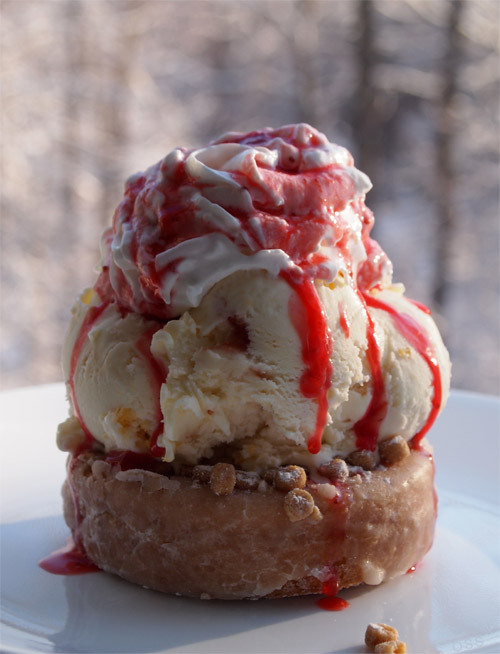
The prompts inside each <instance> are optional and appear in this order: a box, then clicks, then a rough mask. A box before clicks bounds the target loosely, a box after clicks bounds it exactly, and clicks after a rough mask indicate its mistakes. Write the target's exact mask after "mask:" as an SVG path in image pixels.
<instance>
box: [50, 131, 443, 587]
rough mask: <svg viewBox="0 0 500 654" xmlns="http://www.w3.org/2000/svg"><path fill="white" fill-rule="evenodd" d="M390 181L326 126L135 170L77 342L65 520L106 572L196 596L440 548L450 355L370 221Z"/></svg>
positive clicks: (78, 320) (180, 152)
mask: <svg viewBox="0 0 500 654" xmlns="http://www.w3.org/2000/svg"><path fill="white" fill-rule="evenodd" d="M370 187H371V184H370V181H369V179H368V178H367V176H366V175H364V174H363V173H361V172H360V171H358V170H357V169H356V168H355V167H354V163H353V159H352V157H351V155H350V154H349V153H348V151H347V150H345V149H344V148H343V147H340V146H337V145H333V144H331V143H330V142H329V141H328V140H327V138H326V137H325V136H324V135H323V134H321V133H319V132H318V131H316V130H315V129H313V128H312V127H310V126H308V125H305V124H299V125H289V126H285V127H281V128H279V129H263V130H259V131H255V132H251V133H246V134H242V133H230V134H226V135H224V136H222V137H221V138H219V139H218V140H215V141H213V142H212V143H210V144H209V145H208V146H206V147H203V148H200V149H195V150H187V149H184V148H177V149H175V150H173V151H172V152H170V153H169V154H168V155H167V156H166V157H165V158H164V159H163V160H162V161H160V162H158V163H157V164H155V165H153V166H152V167H151V168H149V169H148V170H146V171H145V172H144V173H139V174H137V175H134V176H133V177H131V178H129V179H128V180H127V183H126V187H125V194H124V198H123V200H122V201H121V203H120V204H119V206H118V208H117V209H116V211H115V214H114V217H113V224H112V227H111V228H110V229H108V230H107V231H106V232H105V233H104V235H103V238H102V262H101V267H100V273H99V276H98V278H97V280H96V282H95V284H94V286H93V287H92V288H90V289H87V290H85V291H84V292H83V293H82V294H81V295H80V297H79V298H78V300H77V302H76V304H75V306H74V308H73V313H72V320H71V325H70V328H69V331H68V335H67V338H66V342H65V344H64V351H63V368H64V373H65V378H66V380H67V388H68V396H69V400H70V417H69V418H68V420H67V421H66V422H64V423H63V424H62V425H61V426H60V427H59V432H58V445H59V447H60V448H61V449H63V450H65V451H68V452H69V453H70V455H69V461H68V478H67V482H66V484H65V487H64V489H63V496H64V506H65V518H66V521H67V523H68V525H69V526H70V528H71V530H72V533H73V537H74V540H75V543H76V547H78V548H80V550H81V551H84V552H85V553H86V556H87V557H88V558H89V559H90V561H92V562H93V563H94V564H95V565H97V566H98V567H99V568H101V569H103V570H107V571H110V572H113V573H115V574H118V575H121V576H122V577H124V578H126V579H129V580H130V581H133V582H135V583H138V584H141V585H144V586H147V587H150V588H155V589H158V590H162V591H165V592H169V593H177V594H184V595H189V596H195V597H207V598H209V597H210V598H212V597H213V598H227V599H231V598H256V597H276V596H287V595H299V594H307V593H322V592H323V593H326V594H335V593H336V591H337V590H338V589H339V588H344V587H348V586H352V585H355V584H359V583H368V584H377V583H380V582H381V581H383V580H384V579H387V578H389V577H393V576H395V575H398V574H401V573H404V572H405V571H406V570H407V569H408V568H410V567H411V565H413V564H414V563H416V562H417V561H418V560H420V559H421V558H422V557H423V556H424V554H425V553H426V551H427V550H428V549H429V547H430V545H431V543H432V538H433V531H434V522H435V514H436V506H435V496H434V490H433V462H432V456H431V450H430V446H429V445H428V444H427V442H426V440H425V436H426V434H427V432H428V430H429V429H430V427H431V425H432V423H433V422H434V420H435V418H436V416H437V414H438V413H439V411H440V410H441V409H442V407H443V406H444V403H445V401H446V397H447V394H448V390H449V380H450V363H449V358H448V353H447V351H446V349H445V347H444V345H443V343H442V340H441V337H440V335H439V332H438V330H437V328H436V326H435V324H434V322H433V320H432V318H431V317H430V315H429V311H428V310H427V309H426V308H425V307H424V306H423V305H420V304H419V303H417V302H414V301H412V300H410V299H408V298H407V297H406V296H405V295H404V288H403V287H402V285H400V284H395V283H393V281H392V265H391V262H390V261H389V259H388V257H387V255H386V254H385V253H384V252H383V250H382V249H381V247H380V246H379V245H378V243H377V242H376V241H374V240H373V239H372V238H371V237H370V230H371V228H372V225H373V214H372V213H371V211H370V210H369V209H368V208H367V206H366V205H365V194H366V193H367V192H368V191H369V189H370Z"/></svg>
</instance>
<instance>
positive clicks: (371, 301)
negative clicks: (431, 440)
mask: <svg viewBox="0 0 500 654" xmlns="http://www.w3.org/2000/svg"><path fill="white" fill-rule="evenodd" d="M365 300H366V303H367V304H368V305H369V306H370V307H373V308H374V309H382V310H383V311H386V312H387V313H388V314H389V315H390V316H391V318H392V320H393V322H394V324H395V326H396V328H397V330H398V331H399V332H400V334H401V335H402V336H403V337H404V338H405V339H406V340H407V341H408V343H409V344H410V345H411V346H412V347H413V348H414V349H415V350H416V351H417V352H418V353H419V354H420V356H421V357H422V358H423V359H424V361H425V362H426V363H427V365H428V367H429V370H430V373H431V376H432V383H433V388H434V393H433V398H432V406H431V411H430V413H429V416H428V417H427V421H426V422H425V424H424V426H423V427H422V429H421V430H420V431H419V432H418V433H417V434H415V436H414V437H413V439H412V446H413V447H416V446H417V445H418V444H419V443H420V441H421V440H422V438H423V437H424V436H425V434H426V433H427V432H428V431H429V429H430V428H431V426H432V424H433V423H434V420H435V419H436V417H437V415H438V413H439V409H440V407H441V400H442V385H441V372H440V370H439V364H438V362H437V359H436V353H435V350H434V347H433V345H432V343H431V342H430V340H429V337H428V335H427V332H426V331H425V329H424V328H423V327H422V326H421V325H419V323H418V322H417V321H416V320H415V319H414V318H412V317H411V316H410V315H409V314H407V313H399V312H398V311H396V309H394V308H393V307H391V306H390V305H389V304H387V303H385V302H383V301H382V300H379V299H378V298H376V297H373V296H371V295H366V296H365Z"/></svg>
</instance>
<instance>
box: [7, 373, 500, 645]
mask: <svg viewBox="0 0 500 654" xmlns="http://www.w3.org/2000/svg"><path fill="white" fill-rule="evenodd" d="M65 414H66V404H65V400H64V389H63V387H62V385H60V384H55V385H50V386H43V387H38V388H29V389H21V390H16V391H9V392H4V393H2V394H0V421H1V427H2V438H1V441H0V442H1V453H2V457H1V459H2V464H1V465H2V470H1V482H2V494H1V509H2V516H1V525H2V526H1V536H2V541H1V596H2V605H1V611H2V612H1V629H2V631H1V651H2V652H8V653H11V652H68V653H69V652H89V653H90V652H92V653H100V654H101V653H120V654H127V653H130V652H142V653H149V652H192V653H196V654H198V653H200V654H201V653H208V652H214V653H215V652H216V653H219V654H220V653H233V652H238V653H241V654H244V653H253V652H266V653H278V652H283V653H285V652H286V653H287V654H291V653H293V652H301V653H305V652H307V653H313V652H322V653H329V654H334V653H340V652H343V653H347V654H355V653H356V652H359V653H361V652H364V651H365V649H364V646H363V637H364V632H365V628H366V625H367V623H368V622H387V623H390V624H393V625H394V626H396V627H397V628H398V629H399V631H400V635H401V638H402V639H403V640H405V641H406V643H407V647H408V652H409V654H424V653H425V654H426V653H428V652H446V653H453V652H467V651H474V652H484V653H486V652H489V653H499V652H500V617H499V616H500V574H499V563H500V552H499V544H500V533H499V520H498V514H499V511H498V500H499V482H498V477H499V474H498V473H499V460H500V459H499V440H500V439H499V436H500V401H499V400H498V399H496V398H489V397H484V396H479V395H473V394H469V393H463V392H454V393H453V394H452V397H451V399H450V401H449V404H448V406H447V408H446V410H445V412H444V413H443V415H442V416H441V417H440V418H439V420H438V423H437V424H436V425H435V427H434V429H433V430H432V432H431V434H430V439H431V441H432V443H433V444H434V447H435V459H436V467H437V475H436V480H437V485H438V494H439V502H440V503H439V519H438V529H437V533H436V539H435V543H434V547H433V548H432V550H431V552H430V553H429V554H428V556H427V557H426V558H425V560H424V562H423V564H422V566H421V567H420V568H419V569H418V570H417V571H416V572H415V573H413V574H411V575H407V576H405V577H404V578H401V579H397V580H394V581H392V582H389V583H387V584H383V585H382V586H379V587H368V588H359V589H353V590H350V591H346V592H342V593H341V596H342V597H344V598H345V599H347V600H348V601H349V602H350V607H349V608H348V609H347V610H345V611H342V612H338V613H333V612H327V611H323V610H321V609H319V608H318V607H317V606H316V604H315V600H314V598H302V599H288V600H272V601H264V600H262V601H257V602H218V601H211V602H210V601H209V602H207V601H205V602H203V601H198V600H190V599H185V598H177V597H168V596H164V595H161V594H159V593H155V592H152V591H148V590H144V589H142V588H139V587H136V586H133V585H131V584H129V583H127V582H125V581H122V580H121V579H118V578H115V577H112V576H110V575H107V574H105V573H95V574H87V575H81V576H76V577H61V576H55V575H51V574H48V573H46V572H44V571H43V570H41V569H40V568H39V567H38V566H37V561H38V560H39V559H40V558H42V557H43V556H45V555H47V554H48V553H50V552H51V551H53V550H54V549H56V548H58V547H60V546H62V545H63V544H64V543H65V541H66V537H67V533H68V532H67V529H66V527H65V525H64V523H63V519H62V515H61V502H60V495H59V489H60V486H61V483H62V481H63V478H64V475H65V471H64V461H65V455H64V454H62V453H61V452H58V451H57V449H56V447H55V444H54V434H55V428H56V425H57V423H58V422H59V420H61V419H62V418H63V417H64V416H65Z"/></svg>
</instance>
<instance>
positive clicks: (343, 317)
mask: <svg viewBox="0 0 500 654" xmlns="http://www.w3.org/2000/svg"><path fill="white" fill-rule="evenodd" d="M339 323H340V327H341V329H342V331H343V332H344V336H345V337H346V338H349V332H350V328H351V323H350V322H349V319H348V317H347V313H346V310H345V306H344V303H343V302H340V303H339Z"/></svg>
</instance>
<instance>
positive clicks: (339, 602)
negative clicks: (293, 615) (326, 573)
mask: <svg viewBox="0 0 500 654" xmlns="http://www.w3.org/2000/svg"><path fill="white" fill-rule="evenodd" d="M338 591H339V585H338V581H337V577H336V576H335V575H334V576H333V577H331V578H330V579H328V580H327V581H325V582H324V583H323V594H324V595H326V597H322V598H321V599H319V600H317V601H316V605H317V606H319V608H320V609H324V610H325V611H343V610H344V609H346V608H347V607H348V606H349V602H347V601H346V600H344V599H342V598H341V597H337V596H336V595H337V593H338Z"/></svg>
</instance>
